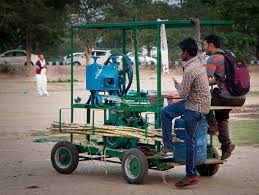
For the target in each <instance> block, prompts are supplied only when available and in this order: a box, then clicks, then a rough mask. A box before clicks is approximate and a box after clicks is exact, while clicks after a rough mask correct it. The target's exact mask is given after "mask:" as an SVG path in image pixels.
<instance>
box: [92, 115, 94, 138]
mask: <svg viewBox="0 0 259 195" xmlns="http://www.w3.org/2000/svg"><path fill="white" fill-rule="evenodd" d="M92 112H93V114H92V116H93V118H92V134H93V135H94V110H93V111H92Z"/></svg>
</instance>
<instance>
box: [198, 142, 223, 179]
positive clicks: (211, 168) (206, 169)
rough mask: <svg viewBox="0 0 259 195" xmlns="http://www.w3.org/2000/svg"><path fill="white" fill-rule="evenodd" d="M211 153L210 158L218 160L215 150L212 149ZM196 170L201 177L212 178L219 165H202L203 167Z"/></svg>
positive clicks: (199, 166) (200, 166)
mask: <svg viewBox="0 0 259 195" xmlns="http://www.w3.org/2000/svg"><path fill="white" fill-rule="evenodd" d="M211 151H212V157H213V158H218V159H219V154H218V151H217V150H216V148H215V147H212V148H211ZM196 168H197V171H198V173H199V174H200V175H201V176H213V175H215V174H216V173H217V171H218V169H219V164H209V165H206V164H203V165H198V166H196Z"/></svg>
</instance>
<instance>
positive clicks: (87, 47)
mask: <svg viewBox="0 0 259 195" xmlns="http://www.w3.org/2000/svg"><path fill="white" fill-rule="evenodd" d="M91 56H92V45H91V42H90V40H89V39H87V40H86V42H85V60H86V65H87V64H89V63H90V58H91Z"/></svg>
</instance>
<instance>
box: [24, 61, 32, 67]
mask: <svg viewBox="0 0 259 195" xmlns="http://www.w3.org/2000/svg"><path fill="white" fill-rule="evenodd" d="M31 65H32V66H34V63H33V62H31ZM24 66H27V62H25V63H24Z"/></svg>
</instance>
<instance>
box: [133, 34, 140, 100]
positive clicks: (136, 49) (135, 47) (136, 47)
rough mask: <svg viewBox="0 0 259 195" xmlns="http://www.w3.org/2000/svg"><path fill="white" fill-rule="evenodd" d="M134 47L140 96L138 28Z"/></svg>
mask: <svg viewBox="0 0 259 195" xmlns="http://www.w3.org/2000/svg"><path fill="white" fill-rule="evenodd" d="M134 49H135V67H136V81H137V96H140V82H139V64H138V33H137V29H134Z"/></svg>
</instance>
